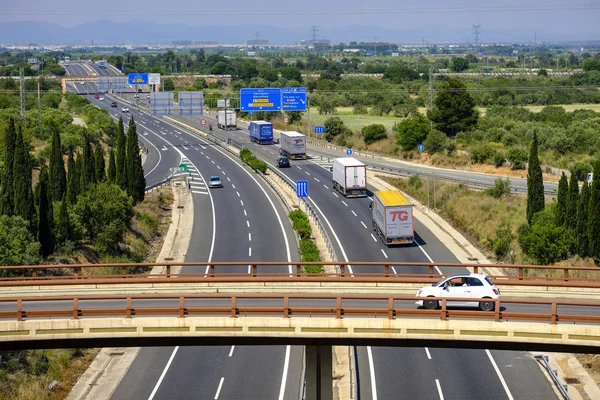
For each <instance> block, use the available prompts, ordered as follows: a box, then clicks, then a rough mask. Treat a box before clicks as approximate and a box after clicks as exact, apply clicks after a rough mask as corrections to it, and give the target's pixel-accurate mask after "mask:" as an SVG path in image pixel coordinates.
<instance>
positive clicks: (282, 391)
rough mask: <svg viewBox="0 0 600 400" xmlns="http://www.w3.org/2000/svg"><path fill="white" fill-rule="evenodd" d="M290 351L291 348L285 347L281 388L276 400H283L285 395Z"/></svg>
mask: <svg viewBox="0 0 600 400" xmlns="http://www.w3.org/2000/svg"><path fill="white" fill-rule="evenodd" d="M290 349H291V346H290V345H287V346H285V358H284V360H283V373H282V375H281V386H280V387H279V396H277V400H283V396H284V395H285V385H286V382H287V375H288V370H289V367H290Z"/></svg>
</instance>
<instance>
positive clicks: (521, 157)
mask: <svg viewBox="0 0 600 400" xmlns="http://www.w3.org/2000/svg"><path fill="white" fill-rule="evenodd" d="M527 157H528V156H527V152H526V151H525V150H523V149H520V148H517V147H512V148H510V149H509V150H508V154H507V156H506V158H507V159H508V161H510V163H511V164H512V166H511V168H512V169H525V163H526V162H527Z"/></svg>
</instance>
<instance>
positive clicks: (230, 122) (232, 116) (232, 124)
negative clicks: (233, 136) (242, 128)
mask: <svg viewBox="0 0 600 400" xmlns="http://www.w3.org/2000/svg"><path fill="white" fill-rule="evenodd" d="M217 126H218V127H219V128H221V129H225V127H226V126H227V129H237V114H236V113H235V110H227V121H225V110H221V111H219V114H218V115H217Z"/></svg>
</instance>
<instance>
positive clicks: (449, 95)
mask: <svg viewBox="0 0 600 400" xmlns="http://www.w3.org/2000/svg"><path fill="white" fill-rule="evenodd" d="M466 89H467V87H466V85H465V84H464V83H463V82H462V81H461V80H460V79H458V78H454V77H451V78H450V79H448V81H447V82H446V83H444V84H442V85H441V87H440V89H439V91H438V93H437V95H436V96H435V102H434V108H433V110H430V111H427V116H428V117H429V119H430V120H432V121H433V122H434V124H435V128H436V129H439V130H440V131H442V132H444V133H445V134H446V135H448V136H455V135H456V134H457V133H458V132H466V131H468V130H470V129H471V128H473V127H474V126H475V125H477V120H478V118H479V112H478V111H477V110H476V109H475V99H473V96H471V94H470V93H469V92H467V90H466Z"/></svg>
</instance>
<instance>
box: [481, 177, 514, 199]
mask: <svg viewBox="0 0 600 400" xmlns="http://www.w3.org/2000/svg"><path fill="white" fill-rule="evenodd" d="M485 193H486V194H488V195H489V196H492V197H494V198H496V199H499V198H501V197H502V196H506V195H507V194H510V179H508V178H506V179H502V178H498V179H496V180H495V181H494V186H493V187H491V188H488V189H486V190H485Z"/></svg>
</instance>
